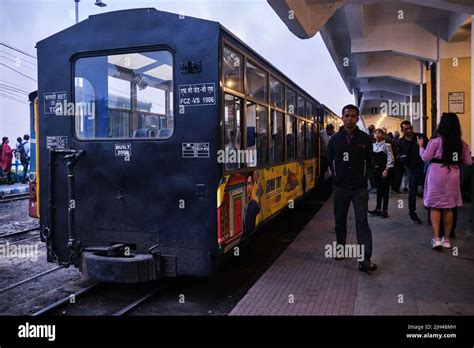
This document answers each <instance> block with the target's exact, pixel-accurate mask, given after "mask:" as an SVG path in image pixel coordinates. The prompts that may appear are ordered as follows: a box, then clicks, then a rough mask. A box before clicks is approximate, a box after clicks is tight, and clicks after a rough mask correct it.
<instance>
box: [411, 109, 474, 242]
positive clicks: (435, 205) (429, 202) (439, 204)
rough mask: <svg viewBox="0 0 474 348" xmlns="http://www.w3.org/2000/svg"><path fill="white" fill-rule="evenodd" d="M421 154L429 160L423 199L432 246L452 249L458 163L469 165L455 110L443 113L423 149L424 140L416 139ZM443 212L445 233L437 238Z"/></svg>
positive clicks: (458, 198) (458, 186) (458, 197)
mask: <svg viewBox="0 0 474 348" xmlns="http://www.w3.org/2000/svg"><path fill="white" fill-rule="evenodd" d="M418 144H419V145H420V156H421V158H422V159H423V161H425V162H428V161H429V162H431V163H430V165H429V167H428V172H427V173H426V180H425V190H424V197H423V202H424V204H425V206H426V207H428V208H430V218H431V226H432V227H433V233H434V237H433V239H432V240H431V246H432V247H433V249H440V248H441V247H444V248H451V242H450V240H449V234H450V232H451V228H452V226H453V208H454V207H460V206H462V198H461V183H460V180H461V176H460V166H462V165H466V166H470V165H471V164H472V158H471V152H470V149H469V145H468V144H466V143H465V142H464V141H463V140H462V139H461V125H460V124H459V119H458V116H457V115H456V114H455V113H443V115H442V117H441V121H440V123H439V125H438V129H437V131H436V136H435V137H433V138H432V139H431V140H430V141H429V142H428V146H427V147H426V149H425V148H424V141H423V139H420V138H418ZM441 214H442V215H443V224H444V231H445V236H444V237H443V239H442V240H440V239H439V228H440V221H441Z"/></svg>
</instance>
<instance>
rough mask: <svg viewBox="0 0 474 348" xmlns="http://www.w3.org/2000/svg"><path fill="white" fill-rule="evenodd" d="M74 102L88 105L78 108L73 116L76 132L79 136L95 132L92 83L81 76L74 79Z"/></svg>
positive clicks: (94, 106) (82, 136)
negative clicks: (74, 116)
mask: <svg viewBox="0 0 474 348" xmlns="http://www.w3.org/2000/svg"><path fill="white" fill-rule="evenodd" d="M74 81H75V83H74V85H75V95H76V103H81V104H80V105H88V106H89V107H87V108H78V109H77V111H76V112H77V114H76V118H75V126H76V130H77V134H78V135H79V136H80V137H81V138H84V137H87V136H90V135H93V134H94V132H95V117H94V115H95V108H96V105H95V91H94V87H93V86H92V84H91V83H90V82H89V81H88V80H86V79H83V78H81V77H76V78H75V79H74Z"/></svg>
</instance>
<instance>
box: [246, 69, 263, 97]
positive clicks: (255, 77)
mask: <svg viewBox="0 0 474 348" xmlns="http://www.w3.org/2000/svg"><path fill="white" fill-rule="evenodd" d="M247 94H248V95H249V97H252V98H255V99H258V100H261V101H263V102H267V73H266V72H265V71H264V70H262V69H260V68H259V67H257V66H255V65H254V64H253V63H251V62H249V61H247Z"/></svg>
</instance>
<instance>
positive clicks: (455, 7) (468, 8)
mask: <svg viewBox="0 0 474 348" xmlns="http://www.w3.org/2000/svg"><path fill="white" fill-rule="evenodd" d="M402 1H403V2H406V3H410V4H415V5H420V6H426V7H431V8H437V9H439V10H445V11H451V12H461V13H466V14H469V15H474V5H466V4H465V2H464V1H456V0H451V1H449V2H448V1H446V0H402Z"/></svg>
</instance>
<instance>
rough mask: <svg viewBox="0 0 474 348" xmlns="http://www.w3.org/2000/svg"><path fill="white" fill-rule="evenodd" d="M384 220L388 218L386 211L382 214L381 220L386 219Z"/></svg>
mask: <svg viewBox="0 0 474 348" xmlns="http://www.w3.org/2000/svg"><path fill="white" fill-rule="evenodd" d="M386 218H388V211H386V210H384V211H383V212H382V219H386Z"/></svg>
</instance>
